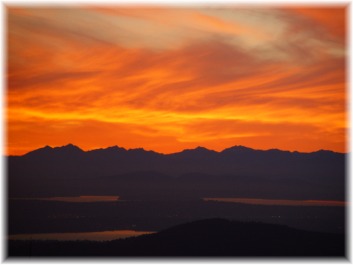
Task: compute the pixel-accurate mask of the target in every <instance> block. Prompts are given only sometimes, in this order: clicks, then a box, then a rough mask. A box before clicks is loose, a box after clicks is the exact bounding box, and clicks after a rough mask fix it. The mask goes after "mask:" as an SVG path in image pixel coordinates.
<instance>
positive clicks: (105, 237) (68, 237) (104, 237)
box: [9, 230, 154, 241]
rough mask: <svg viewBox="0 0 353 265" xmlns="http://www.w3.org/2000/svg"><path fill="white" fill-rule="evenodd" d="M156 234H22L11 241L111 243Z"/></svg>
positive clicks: (108, 232)
mask: <svg viewBox="0 0 353 265" xmlns="http://www.w3.org/2000/svg"><path fill="white" fill-rule="evenodd" d="M152 233H154V232H148V231H134V230H115V231H102V232H84V233H49V234H20V235H10V236H9V239H14V240H60V241H73V240H91V241H110V240H114V239H121V238H127V237H134V236H140V235H146V234H152Z"/></svg>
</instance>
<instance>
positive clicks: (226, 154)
mask: <svg viewBox="0 0 353 265" xmlns="http://www.w3.org/2000/svg"><path fill="white" fill-rule="evenodd" d="M7 161H8V167H7V169H8V178H9V195H10V197H33V196H35V197H38V196H65V195H70V196H73V195H82V193H83V194H92V195H94V194H95V195H119V196H123V197H124V196H125V197H131V198H144V199H146V196H147V197H148V196H150V195H151V194H153V196H154V197H158V196H159V197H160V198H165V196H167V197H168V196H169V197H182V196H184V197H195V198H200V197H212V196H216V197H223V196H233V197H237V196H246V197H264V198H281V199H285V198H292V199H321V200H344V194H345V192H344V191H345V172H346V169H345V165H346V155H345V154H342V153H336V152H332V151H325V150H320V151H317V152H312V153H300V152H289V151H281V150H276V149H271V150H267V151H265V150H254V149H251V148H247V147H244V146H234V147H230V148H227V149H225V150H223V151H222V152H216V151H212V150H208V149H206V148H203V147H197V148H195V149H189V150H184V151H182V152H179V153H174V154H168V155H164V154H160V153H157V152H154V151H146V150H144V149H142V148H139V149H129V150H126V149H124V148H121V147H118V146H114V147H108V148H106V149H96V150H91V151H83V150H82V149H80V148H79V147H77V146H74V145H72V144H69V145H66V146H63V147H54V148H52V147H49V146H46V147H44V148H40V149H37V150H34V151H32V152H29V153H27V154H26V155H23V156H10V157H8V160H7ZM146 172H150V173H151V172H154V174H150V173H149V174H148V176H147V175H146V174H145V173H146ZM129 176H130V177H129ZM131 176H134V177H131ZM132 179H134V181H131V180H132ZM131 182H133V184H131ZM128 183H129V185H128Z"/></svg>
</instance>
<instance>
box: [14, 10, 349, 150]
mask: <svg viewBox="0 0 353 265" xmlns="http://www.w3.org/2000/svg"><path fill="white" fill-rule="evenodd" d="M8 11H9V14H8V90H7V101H8V107H7V120H8V152H9V153H13V154H15V153H16V154H21V153H24V152H26V151H29V150H31V149H33V148H37V147H40V146H43V145H47V144H50V145H63V144H66V143H68V142H73V143H75V144H78V145H80V146H81V147H83V148H86V149H91V148H94V147H102V146H107V145H116V144H117V145H120V146H124V147H127V148H133V147H147V148H148V149H153V150H156V151H160V152H166V153H169V152H175V151H180V150H181V149H183V148H192V147H194V146H198V145H202V146H205V147H209V148H213V149H215V150H222V149H224V148H225V147H228V146H231V145H236V144H243V145H247V146H250V147H254V148H280V149H286V150H287V149H289V150H300V151H314V150H317V149H331V150H335V151H341V152H343V151H345V129H346V128H347V124H346V108H345V105H346V103H345V100H346V91H345V89H346V84H345V60H346V58H345V52H346V51H345V49H346V48H345V41H344V40H345V31H344V30H342V29H344V27H345V24H344V23H345V21H344V20H343V19H341V17H344V15H345V13H344V12H345V9H344V8H342V7H341V8H326V9H325V8H298V7H296V8H290V7H288V8H235V7H228V8H225V7H219V8H206V7H205V8H201V7H194V8H191V7H190V8H181V7H179V8H162V7H161V8H157V7H156V8H142V7H140V8H128V7H124V8H119V7H112V8H108V7H105V8H101V7H67V8H65V7H60V8H54V7H51V8H25V7H23V8H18V7H10V8H8ZM331 18H332V19H331ZM88 131H89V133H90V135H94V137H90V136H88V135H84V134H85V133H86V134H87V132H88ZM24 135H26V137H25V136H24ZM97 135H98V136H97ZM99 135H104V137H103V136H102V137H99ZM25 139H26V140H25ZM269 140H270V141H269ZM269 144H270V145H272V146H269Z"/></svg>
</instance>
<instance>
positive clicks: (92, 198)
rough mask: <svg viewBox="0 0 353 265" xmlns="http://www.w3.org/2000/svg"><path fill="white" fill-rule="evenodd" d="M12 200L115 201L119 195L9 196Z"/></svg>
mask: <svg viewBox="0 0 353 265" xmlns="http://www.w3.org/2000/svg"><path fill="white" fill-rule="evenodd" d="M10 199H12V200H39V201H58V202H115V201H118V200H119V196H77V197H49V198H10Z"/></svg>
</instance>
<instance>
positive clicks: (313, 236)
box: [9, 219, 345, 257]
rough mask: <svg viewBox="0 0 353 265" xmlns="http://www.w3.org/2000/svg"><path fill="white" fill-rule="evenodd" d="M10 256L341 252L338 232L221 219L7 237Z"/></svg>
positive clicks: (333, 254) (334, 254)
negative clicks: (111, 231)
mask: <svg viewBox="0 0 353 265" xmlns="http://www.w3.org/2000/svg"><path fill="white" fill-rule="evenodd" d="M9 256H10V257H14V256H116V257H119V256H120V257H122V256H134V257H138V256H142V257H143V256H152V257H153V256H200V257H201V256H230V257H261V256H270V257H276V256H296V257H300V256H304V257H321V256H322V257H324V256H325V257H329V256H331V257H344V256H345V239H344V236H343V235H339V234H328V233H318V232H308V231H304V230H297V229H293V228H289V227H286V226H281V225H271V224H263V223H244V222H237V221H228V220H224V219H209V220H201V221H196V222H192V223H187V224H182V225H178V226H175V227H172V228H169V229H166V230H163V231H161V232H159V233H156V234H151V235H144V236H139V237H136V238H128V239H123V240H114V241H111V242H104V243H98V242H89V241H85V242H59V241H32V242H20V241H10V244H9Z"/></svg>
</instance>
